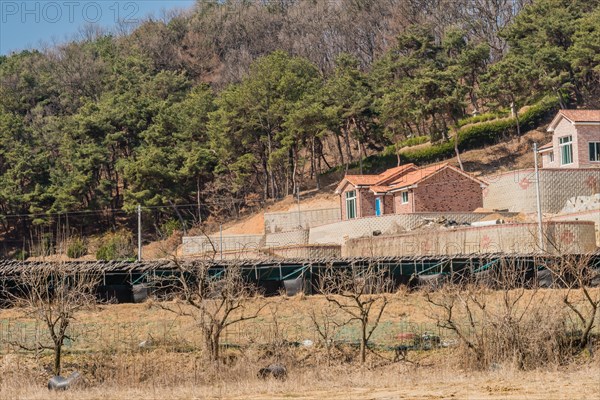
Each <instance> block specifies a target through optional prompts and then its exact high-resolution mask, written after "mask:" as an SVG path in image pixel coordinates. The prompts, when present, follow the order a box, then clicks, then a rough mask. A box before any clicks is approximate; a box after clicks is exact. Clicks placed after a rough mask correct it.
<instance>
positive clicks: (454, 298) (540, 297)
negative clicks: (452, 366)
mask: <svg viewBox="0 0 600 400" xmlns="http://www.w3.org/2000/svg"><path fill="white" fill-rule="evenodd" d="M529 278H530V270H528V267H527V265H526V264H525V263H524V264H522V265H521V264H519V263H517V262H513V261H508V260H503V259H501V260H499V261H498V262H497V263H496V264H495V266H494V269H493V270H490V271H489V274H488V276H487V278H486V279H485V280H484V281H483V280H482V281H476V282H475V283H467V284H464V285H463V284H453V283H450V282H449V283H447V284H446V285H445V286H444V287H442V288H441V289H439V290H436V291H431V292H428V293H426V296H425V297H426V300H427V302H428V303H429V305H430V306H431V315H430V316H431V318H432V319H434V320H435V321H436V322H437V325H438V326H439V327H440V328H443V329H447V330H448V331H450V332H452V333H454V334H455V335H456V336H457V338H458V340H459V342H460V343H461V344H462V345H463V346H464V348H465V349H466V354H465V355H466V357H465V361H467V360H470V361H472V363H471V364H470V366H473V367H475V368H481V369H485V368H488V367H489V366H490V365H492V364H498V363H504V362H509V363H515V365H516V366H517V367H518V368H519V369H528V368H530V367H535V366H536V365H539V363H540V362H551V361H559V360H561V359H562V358H563V357H564V356H566V355H567V353H568V352H565V351H564V350H565V348H564V346H563V344H564V338H565V327H564V317H565V313H564V310H562V309H560V307H554V306H553V305H552V303H551V302H552V296H551V295H550V293H547V292H544V291H540V290H538V288H537V286H533V287H528V286H530V284H531V283H533V282H532V281H531V280H530V279H529Z"/></svg>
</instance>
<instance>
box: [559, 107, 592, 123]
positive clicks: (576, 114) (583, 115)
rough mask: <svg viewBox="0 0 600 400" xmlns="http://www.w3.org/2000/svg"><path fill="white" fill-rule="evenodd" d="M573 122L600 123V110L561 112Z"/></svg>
mask: <svg viewBox="0 0 600 400" xmlns="http://www.w3.org/2000/svg"><path fill="white" fill-rule="evenodd" d="M560 113H561V114H562V115H564V116H565V117H566V118H568V119H569V120H571V121H573V122H600V110H560Z"/></svg>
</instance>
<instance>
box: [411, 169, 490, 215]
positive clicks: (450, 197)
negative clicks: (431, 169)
mask: <svg viewBox="0 0 600 400" xmlns="http://www.w3.org/2000/svg"><path fill="white" fill-rule="evenodd" d="M413 193H414V196H415V198H414V211H416V212H439V211H473V210H475V209H476V208H478V207H482V206H483V197H482V189H481V186H480V184H479V183H478V182H475V181H473V180H471V179H468V178H467V177H465V176H464V175H462V174H460V173H459V172H457V171H454V170H453V169H450V168H447V169H445V170H442V171H440V172H438V173H437V174H434V175H433V176H431V177H430V178H428V179H426V180H424V181H423V182H421V183H419V184H418V186H417V187H416V188H415V189H413ZM411 194H412V193H411ZM409 197H410V196H409ZM411 200H412V199H410V198H409V203H411Z"/></svg>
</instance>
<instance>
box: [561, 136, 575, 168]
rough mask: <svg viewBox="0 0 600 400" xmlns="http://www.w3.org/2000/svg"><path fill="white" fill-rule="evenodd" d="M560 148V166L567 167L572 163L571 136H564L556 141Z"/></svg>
mask: <svg viewBox="0 0 600 400" xmlns="http://www.w3.org/2000/svg"><path fill="white" fill-rule="evenodd" d="M558 145H559V147H560V164H561V165H567V164H572V163H573V141H572V137H571V136H565V137H561V138H559V139H558Z"/></svg>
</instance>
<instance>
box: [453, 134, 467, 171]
mask: <svg viewBox="0 0 600 400" xmlns="http://www.w3.org/2000/svg"><path fill="white" fill-rule="evenodd" d="M454 152H455V153H456V160H457V161H458V165H459V166H460V170H461V171H464V170H465V169H464V167H463V163H462V160H461V159H460V152H459V151H458V130H457V131H456V132H455V133H454Z"/></svg>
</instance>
